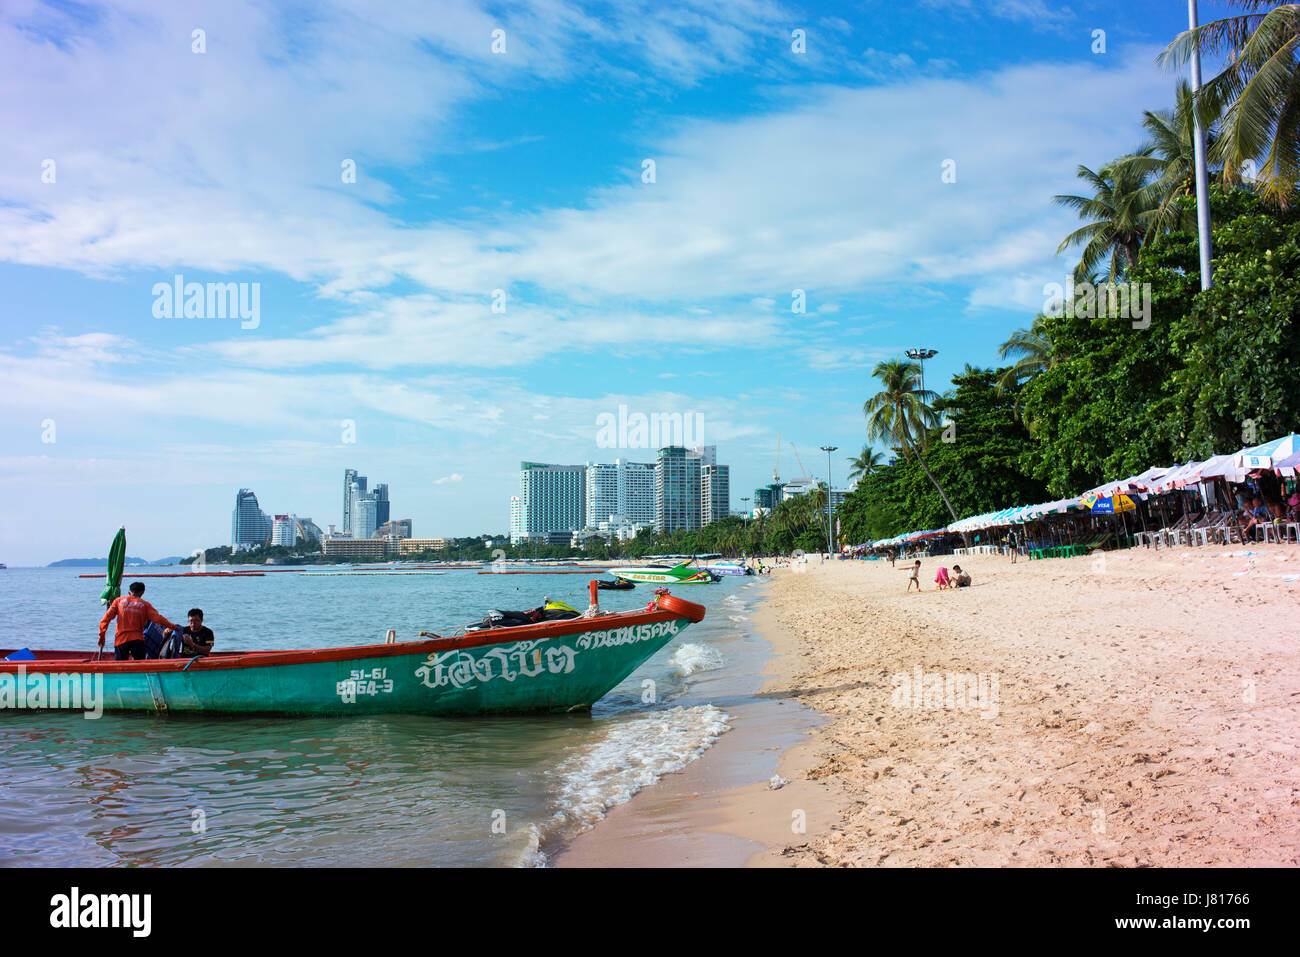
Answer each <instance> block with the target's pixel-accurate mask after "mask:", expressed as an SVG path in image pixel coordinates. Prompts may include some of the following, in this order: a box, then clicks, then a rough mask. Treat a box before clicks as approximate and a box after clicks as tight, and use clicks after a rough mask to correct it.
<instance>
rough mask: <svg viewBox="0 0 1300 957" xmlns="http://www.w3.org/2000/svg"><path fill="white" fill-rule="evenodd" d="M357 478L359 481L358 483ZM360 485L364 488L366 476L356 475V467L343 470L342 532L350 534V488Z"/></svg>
mask: <svg viewBox="0 0 1300 957" xmlns="http://www.w3.org/2000/svg"><path fill="white" fill-rule="evenodd" d="M357 479H360V480H361V481H360V482H359V483H358V482H357ZM358 484H359V485H360V486H361V488H362V489H363V490H364V489H365V487H366V477H365V476H364V475H357V470H356V469H344V470H343V534H344V535H351V534H352V488H353V486H354V485H358Z"/></svg>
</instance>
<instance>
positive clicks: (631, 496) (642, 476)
mask: <svg viewBox="0 0 1300 957" xmlns="http://www.w3.org/2000/svg"><path fill="white" fill-rule="evenodd" d="M620 479H621V480H622V483H623V484H622V485H621V486H620V487H619V493H618V514H619V515H622V516H623V517H625V518H626V519H627V520H628V521H630V522H632V523H633V524H634V525H653V524H654V521H655V463H654V462H627V463H625V465H624V468H623V471H622V473H620Z"/></svg>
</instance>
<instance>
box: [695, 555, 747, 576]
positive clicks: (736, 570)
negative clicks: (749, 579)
mask: <svg viewBox="0 0 1300 957" xmlns="http://www.w3.org/2000/svg"><path fill="white" fill-rule="evenodd" d="M704 567H705V568H706V569H707V570H709V571H711V572H713V574H715V575H752V574H754V570H753V569H752V568H750V567H749V566H748V565H746V564H745V563H744V562H743V561H741V560H740V559H738V558H737V559H734V560H728V561H716V562H709V564H707V565H705V566H704Z"/></svg>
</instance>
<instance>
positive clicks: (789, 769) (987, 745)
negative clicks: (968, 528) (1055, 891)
mask: <svg viewBox="0 0 1300 957" xmlns="http://www.w3.org/2000/svg"><path fill="white" fill-rule="evenodd" d="M1247 551H1253V554H1249V555H1247V554H1246V552H1247ZM952 561H953V559H952V558H951V557H946V558H943V559H924V560H923V564H922V575H921V578H922V581H923V583H924V588H925V590H924V591H923V592H922V593H921V594H919V595H918V594H916V593H915V591H913V593H912V594H906V593H905V591H904V588H905V586H906V581H907V577H908V573H907V572H906V571H904V570H903V563H901V562H900V563H899V565H898V568H897V569H891V568H890V567H889V565H888V564H887V563H885V562H842V563H841V562H836V563H833V564H828V565H819V564H817V563H816V561H815V560H813V561H812V562H811V563H810V564H808V565H807V566H804V567H803V570H802V571H796V570H791V569H788V568H786V569H779V570H778V571H777V572H775V573H774V574H773V576H772V577H771V579H770V581H769V582H768V584H767V588H766V596H765V599H764V601H763V603H762V607H761V609H760V610H759V613H757V614H756V615H755V625H756V626H758V628H759V630H760V632H761V633H762V634H763V636H764V638H766V639H767V641H768V643H769V644H770V645H771V646H772V650H773V657H772V658H771V660H770V661H769V662H768V666H767V673H768V674H769V675H770V677H769V678H768V679H767V680H766V682H765V684H764V685H763V686H762V691H761V697H762V698H765V699H767V700H770V701H779V702H782V703H783V705H784V706H793V707H797V706H800V705H802V706H806V707H810V708H812V709H815V711H816V712H817V713H819V714H820V715H821V718H822V720H820V721H819V722H817V723H816V725H815V726H812V727H809V726H808V722H804V727H803V729H802V731H801V736H802V737H803V738H804V739H805V740H804V741H803V743H800V744H797V745H794V746H787V747H785V748H784V749H783V750H782V751H781V752H780V754H779V755H773V754H772V753H771V752H772V750H773V749H772V748H771V747H769V746H768V745H770V743H771V741H770V740H769V738H770V737H771V732H772V721H773V718H772V717H771V711H770V710H769V711H768V712H767V716H766V717H765V718H764V719H763V721H764V722H765V723H766V724H767V727H766V728H764V727H763V726H762V724H759V725H758V726H757V727H749V728H747V726H746V725H747V722H746V720H745V715H744V713H743V712H742V713H740V714H739V715H738V717H739V718H740V720H738V721H737V722H736V723H735V728H734V730H732V731H731V732H729V733H728V734H727V735H724V736H723V737H722V738H721V739H720V741H719V743H718V745H717V746H715V748H714V749H712V750H711V751H710V752H707V753H706V754H705V755H704V756H703V757H702V758H701V759H700V760H699V761H697V762H695V763H694V764H692V765H691V766H689V767H688V768H687V769H685V770H684V771H683V772H682V773H681V774H677V775H670V776H668V777H667V778H665V779H664V780H662V781H660V782H659V783H658V784H657V785H656V786H655V787H653V788H650V789H648V790H647V791H645V792H643V793H641V794H638V795H637V796H636V797H634V798H633V799H632V801H631V802H629V803H628V804H627V805H624V806H622V807H618V808H615V809H614V810H613V811H612V812H611V814H610V816H609V819H608V820H607V821H605V822H602V824H601V825H599V826H597V827H596V829H595V830H594V831H591V832H589V833H588V834H586V835H584V836H583V837H581V838H579V840H578V841H577V842H576V843H575V845H574V846H573V847H572V848H571V849H570V851H569V852H568V853H567V854H565V855H562V856H561V860H560V861H559V862H558V863H560V865H561V866H565V865H568V866H627V865H641V866H643V865H661V866H662V865H669V866H682V865H686V866H693V865H714V866H731V865H734V864H737V863H740V861H741V860H742V858H743V859H744V860H745V862H746V863H748V864H749V865H750V866H777V867H780V866H795V867H817V866H868V867H870V866H910V867H936V866H938V867H946V866H995V867H1000V866H1058V865H1059V866H1116V867H1138V866H1152V865H1157V866H1158V865H1165V866H1234V865H1273V866H1285V865H1294V864H1297V863H1300V827H1297V824H1300V647H1298V644H1300V643H1298V642H1297V628H1296V619H1297V614H1296V610H1297V607H1298V605H1297V600H1298V599H1300V549H1296V548H1294V547H1285V546H1282V547H1278V546H1269V547H1258V546H1257V547H1256V548H1254V549H1253V550H1248V549H1243V548H1241V547H1240V546H1238V547H1236V548H1233V549H1228V548H1214V549H1195V550H1191V549H1180V550H1174V551H1158V552H1156V551H1147V550H1145V549H1137V550H1132V551H1126V552H1118V553H1107V554H1105V556H1104V557H1092V558H1075V559H1052V560H1046V561H1035V562H1029V561H1027V560H1024V559H1022V560H1021V561H1019V562H1018V563H1017V564H1015V565H1012V564H1011V563H1010V561H1009V560H1008V559H1006V558H1002V557H985V558H972V559H970V560H959V563H960V564H962V565H963V567H964V568H966V570H968V571H970V572H971V573H972V575H973V577H974V585H973V587H971V588H967V589H959V590H958V589H954V590H952V591H949V592H938V591H936V590H935V586H934V583H933V579H934V574H935V570H936V569H937V567H938V566H939V565H940V564H945V565H951V563H952ZM918 678H919V682H918ZM913 692H915V694H913ZM780 710H783V709H778V711H780ZM789 713H790V715H791V716H792V717H793V716H794V714H795V713H796V712H794V711H790V712H789ZM787 741H788V736H787ZM774 762H775V766H776V768H777V772H776V773H777V774H778V775H779V777H780V778H781V779H784V780H785V781H788V783H781V782H778V783H780V784H781V786H780V787H779V788H773V787H772V786H771V783H770V781H769V776H770V775H771V774H772V773H773V772H772V767H773V764H774ZM720 769H723V770H720ZM723 771H725V773H723ZM747 772H748V773H747ZM737 781H746V782H747V783H745V784H743V785H739V786H731V787H728V786H727V784H728V783H732V784H735V782H737ZM724 835H729V836H731V838H732V840H731V841H730V842H728V841H727V840H726V839H725V838H724V837H723V836H724ZM734 838H743V839H744V841H743V842H736V841H735V840H734ZM745 854H748V856H747V857H745Z"/></svg>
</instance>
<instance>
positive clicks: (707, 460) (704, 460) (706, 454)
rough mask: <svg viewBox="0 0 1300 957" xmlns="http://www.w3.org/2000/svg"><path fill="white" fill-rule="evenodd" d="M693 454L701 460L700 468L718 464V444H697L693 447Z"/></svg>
mask: <svg viewBox="0 0 1300 957" xmlns="http://www.w3.org/2000/svg"><path fill="white" fill-rule="evenodd" d="M691 455H693V456H695V457H696V458H697V459H699V460H700V468H704V467H705V466H706V465H717V464H718V447H717V446H716V445H697V446H695V448H693V449H691Z"/></svg>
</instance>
